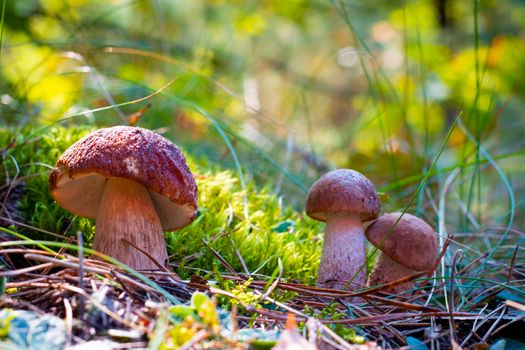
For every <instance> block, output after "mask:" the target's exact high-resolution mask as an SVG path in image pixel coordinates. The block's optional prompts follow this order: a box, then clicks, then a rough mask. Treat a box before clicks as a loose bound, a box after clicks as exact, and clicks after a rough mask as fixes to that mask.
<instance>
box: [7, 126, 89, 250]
mask: <svg viewBox="0 0 525 350" xmlns="http://www.w3.org/2000/svg"><path fill="white" fill-rule="evenodd" d="M92 130H93V129H91V128H88V127H77V128H71V129H66V128H63V127H51V128H46V129H41V130H38V131H34V130H32V129H30V128H23V129H17V130H9V129H0V148H4V147H5V149H4V152H3V154H2V158H3V162H2V165H3V172H2V175H0V180H1V183H2V184H7V185H10V184H11V182H10V181H11V180H13V181H14V180H22V181H21V183H20V184H21V185H22V190H23V196H22V197H21V198H20V203H19V204H18V206H19V209H20V210H21V211H22V212H23V217H24V220H25V222H26V223H27V224H30V225H32V226H34V227H37V228H39V229H42V230H48V231H51V232H55V233H61V234H65V235H72V236H76V233H77V232H78V231H80V232H82V233H83V235H84V238H85V241H86V242H87V243H88V244H89V243H90V242H91V240H92V237H93V232H94V223H93V221H92V220H89V219H85V218H80V217H74V216H72V215H71V214H70V213H68V212H67V211H66V210H64V209H62V208H61V207H59V206H58V205H56V204H55V203H54V201H53V199H52V198H51V196H50V194H49V186H48V176H49V171H50V169H51V168H52V167H53V166H54V165H55V163H56V161H57V160H58V158H59V156H60V155H61V154H62V152H64V151H65V150H66V149H67V148H68V147H69V146H70V145H71V144H72V143H74V142H75V141H76V140H78V139H79V138H81V137H82V136H84V135H86V134H87V133H89V132H90V131H92ZM6 174H7V176H6ZM8 180H10V181H8ZM17 184H19V183H18V182H15V183H14V185H15V186H16V185H17ZM31 238H33V239H50V238H51V237H50V236H49V235H46V234H44V233H38V232H35V231H31Z"/></svg>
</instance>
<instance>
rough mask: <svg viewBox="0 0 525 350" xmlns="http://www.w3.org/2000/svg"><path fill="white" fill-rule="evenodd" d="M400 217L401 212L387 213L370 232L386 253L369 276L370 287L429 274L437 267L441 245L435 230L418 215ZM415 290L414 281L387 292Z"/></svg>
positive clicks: (370, 237)
mask: <svg viewBox="0 0 525 350" xmlns="http://www.w3.org/2000/svg"><path fill="white" fill-rule="evenodd" d="M400 216H401V213H390V214H385V215H383V216H381V217H380V218H379V219H377V220H376V221H374V222H373V223H372V224H371V225H370V226H368V228H367V229H366V238H367V239H368V240H369V241H370V243H372V244H373V245H375V246H376V247H378V248H379V249H380V250H381V251H382V252H381V254H380V255H379V258H378V260H377V262H376V264H375V267H374V269H373V270H372V272H371V274H370V276H369V277H368V283H367V285H369V286H374V285H378V284H385V283H389V282H392V281H395V280H398V279H400V278H403V277H406V276H410V275H413V274H414V273H416V272H418V271H429V270H431V269H432V267H433V266H434V262H435V260H436V255H437V252H438V244H437V239H436V236H435V235H434V230H433V229H432V227H430V225H428V224H427V223H426V222H425V221H423V220H421V219H419V218H418V217H415V216H414V215H410V214H404V215H403V216H401V218H400V219H399V217H400ZM398 219H399V222H397V220H398ZM396 222H397V225H396V226H395V227H393V226H394V224H395V223H396ZM387 235H388V237H386V238H385V236H387ZM413 287H414V284H413V282H408V283H403V284H400V285H397V286H394V287H392V288H389V289H388V290H387V291H388V292H391V293H396V294H397V293H401V292H403V291H406V290H408V289H412V288H413Z"/></svg>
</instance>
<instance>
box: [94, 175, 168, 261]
mask: <svg viewBox="0 0 525 350" xmlns="http://www.w3.org/2000/svg"><path fill="white" fill-rule="evenodd" d="M96 220H97V222H96V224H97V226H96V231H95V240H94V243H93V248H94V249H95V250H97V251H99V252H101V253H104V254H106V255H109V256H111V257H113V258H115V259H117V260H119V261H120V262H122V263H124V264H126V265H128V266H130V267H132V268H134V269H137V270H152V269H153V270H158V269H159V267H158V265H157V264H155V263H154V262H153V261H152V260H151V259H150V258H149V257H148V256H146V255H145V254H144V253H142V252H141V251H139V250H138V249H136V248H135V247H133V246H131V245H129V244H127V243H126V242H124V241H123V240H126V241H129V242H132V243H133V244H135V245H136V246H137V247H139V248H140V249H142V250H144V251H145V252H147V253H148V254H149V255H151V256H152V258H153V259H155V260H156V261H157V262H159V263H160V264H162V265H163V266H164V264H165V263H166V261H167V259H168V254H167V251H166V243H165V241H164V234H163V230H162V226H161V223H160V219H159V216H158V215H157V211H156V210H155V208H154V206H153V202H152V201H151V197H150V195H149V193H148V190H147V189H146V188H145V187H144V186H143V185H141V184H139V183H138V182H134V181H130V180H126V179H121V178H109V179H108V180H107V183H106V187H105V189H104V193H103V195H102V199H101V202H100V207H99V209H98V214H97V218H96Z"/></svg>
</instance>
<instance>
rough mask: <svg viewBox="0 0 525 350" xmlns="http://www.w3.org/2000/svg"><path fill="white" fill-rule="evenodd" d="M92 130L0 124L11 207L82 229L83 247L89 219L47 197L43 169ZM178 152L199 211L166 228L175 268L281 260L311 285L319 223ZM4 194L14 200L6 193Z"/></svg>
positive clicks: (32, 218)
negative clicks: (193, 182)
mask: <svg viewBox="0 0 525 350" xmlns="http://www.w3.org/2000/svg"><path fill="white" fill-rule="evenodd" d="M93 130H94V129H93V128H92V127H82V126H80V127H70V128H64V127H50V128H47V129H42V130H39V131H34V130H30V129H22V130H8V129H2V130H0V149H1V150H2V160H3V172H2V175H0V176H1V178H0V180H1V184H2V186H3V187H2V188H3V191H4V193H7V191H8V190H9V189H13V188H18V192H19V193H22V195H20V196H17V198H16V201H17V205H16V206H17V208H18V209H19V211H20V212H21V216H22V218H23V220H24V222H25V223H26V224H28V225H30V226H32V227H34V228H35V229H39V230H46V231H50V232H54V233H58V234H62V235H65V236H76V234H77V232H81V233H82V234H83V236H84V240H85V243H86V245H88V246H89V245H91V242H92V239H93V234H94V228H95V226H94V221H93V220H91V219H86V218H81V217H77V216H74V215H72V214H70V213H68V212H67V211H65V210H64V209H62V208H60V207H59V206H58V205H57V204H56V203H54V201H53V199H52V198H51V196H50V194H49V189H48V175H49V171H50V170H51V168H52V167H53V165H54V163H55V162H56V160H57V159H58V157H59V156H60V154H61V153H62V152H63V151H64V150H65V149H67V148H68V147H69V146H70V145H71V144H72V143H74V142H75V141H76V140H78V139H79V138H81V137H82V136H84V135H86V134H88V133H89V132H92V131H93ZM183 151H184V153H185V154H186V156H187V158H188V163H189V165H190V168H191V170H192V172H193V173H194V174H195V176H196V178H197V183H198V186H199V212H198V216H197V219H196V220H195V221H194V222H193V223H192V224H191V225H189V226H187V227H185V228H184V229H182V230H180V231H178V232H167V233H166V239H167V244H168V251H169V254H170V255H171V259H170V260H171V262H172V263H173V264H174V265H175V266H177V271H178V273H179V274H180V275H181V276H183V277H189V276H190V275H192V274H200V275H207V274H209V273H210V271H221V272H225V271H227V270H228V269H230V270H231V269H232V268H233V270H235V271H236V272H244V270H245V269H247V270H248V271H249V272H250V273H258V274H262V275H271V274H273V273H275V271H276V269H277V268H278V266H279V263H278V261H279V260H280V261H281V264H282V267H283V276H284V277H286V278H289V279H293V280H298V281H301V282H303V283H313V282H314V280H315V275H316V270H317V266H318V262H319V257H320V253H321V242H320V239H319V238H320V236H319V232H321V227H320V226H319V224H318V223H317V222H314V221H312V220H310V219H309V218H307V217H306V216H305V215H303V214H302V213H299V212H296V211H294V210H293V209H292V208H291V207H289V206H286V205H283V204H282V202H283V201H282V199H281V198H278V197H276V196H275V195H273V194H272V193H271V190H270V187H269V185H268V186H266V187H263V188H261V189H259V188H257V187H256V185H255V184H254V183H253V181H247V182H246V185H245V186H244V188H243V186H241V183H240V181H239V179H238V178H237V177H236V174H234V173H233V172H232V171H230V170H225V169H220V168H218V167H217V166H210V165H209V164H208V163H207V160H206V159H195V158H193V157H192V156H191V151H190V150H183ZM245 176H246V174H245ZM248 180H249V179H248ZM8 200H15V199H11V196H9V197H8ZM19 229H22V228H19ZM35 229H28V228H25V229H23V230H24V231H25V233H26V234H28V235H29V236H30V237H31V238H34V239H45V240H56V238H54V237H53V236H50V235H49V234H46V233H43V232H42V231H37V230H35ZM221 260H222V262H221Z"/></svg>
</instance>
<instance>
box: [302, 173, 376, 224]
mask: <svg viewBox="0 0 525 350" xmlns="http://www.w3.org/2000/svg"><path fill="white" fill-rule="evenodd" d="M380 209H381V202H380V201H379V198H378V197H377V192H376V189H375V187H374V184H372V182H370V180H368V179H367V178H366V177H365V176H364V175H363V174H361V173H359V172H357V171H355V170H351V169H337V170H333V171H330V172H329V173H326V174H324V175H323V176H321V177H320V178H319V180H317V181H316V182H315V183H314V184H313V185H312V187H311V188H310V191H309V192H308V199H307V201H306V213H307V214H308V216H310V217H311V218H314V219H316V220H319V221H326V219H327V217H328V216H330V215H334V214H353V215H357V216H358V217H359V218H360V219H361V220H362V221H367V220H371V219H375V218H376V217H377V216H378V215H379V210H380Z"/></svg>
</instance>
